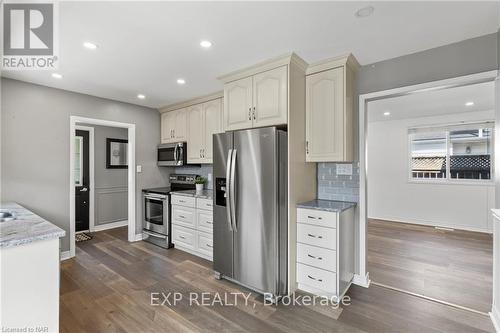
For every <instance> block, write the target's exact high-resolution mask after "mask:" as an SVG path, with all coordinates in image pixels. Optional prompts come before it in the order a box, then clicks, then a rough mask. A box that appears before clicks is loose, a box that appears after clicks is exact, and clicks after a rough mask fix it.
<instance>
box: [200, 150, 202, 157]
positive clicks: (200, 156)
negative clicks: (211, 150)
mask: <svg viewBox="0 0 500 333" xmlns="http://www.w3.org/2000/svg"><path fill="white" fill-rule="evenodd" d="M200 157H202V156H201V149H200Z"/></svg>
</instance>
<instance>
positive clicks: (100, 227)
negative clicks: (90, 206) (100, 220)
mask: <svg viewBox="0 0 500 333" xmlns="http://www.w3.org/2000/svg"><path fill="white" fill-rule="evenodd" d="M126 225H128V220H122V221H116V222H112V223H106V224H101V225H95V226H94V227H93V228H92V232H96V231H103V230H109V229H114V228H120V227H125V226H126Z"/></svg>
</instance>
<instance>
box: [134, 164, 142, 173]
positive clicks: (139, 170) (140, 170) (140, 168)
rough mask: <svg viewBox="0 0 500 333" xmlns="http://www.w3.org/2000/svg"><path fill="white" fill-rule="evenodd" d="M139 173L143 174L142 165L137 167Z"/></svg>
mask: <svg viewBox="0 0 500 333" xmlns="http://www.w3.org/2000/svg"><path fill="white" fill-rule="evenodd" d="M135 169H136V171H137V173H141V172H142V165H136V167H135Z"/></svg>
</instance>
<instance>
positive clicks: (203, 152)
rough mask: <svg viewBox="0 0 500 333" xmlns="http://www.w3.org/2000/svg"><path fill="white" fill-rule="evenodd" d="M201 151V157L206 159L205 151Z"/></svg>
mask: <svg viewBox="0 0 500 333" xmlns="http://www.w3.org/2000/svg"><path fill="white" fill-rule="evenodd" d="M201 151H202V154H203V155H202V156H201V157H203V158H205V149H202V150H201Z"/></svg>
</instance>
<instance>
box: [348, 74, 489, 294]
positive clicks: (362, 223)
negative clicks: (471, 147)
mask: <svg viewBox="0 0 500 333" xmlns="http://www.w3.org/2000/svg"><path fill="white" fill-rule="evenodd" d="M497 76H498V71H497V70H493V71H488V72H482V73H477V74H471V75H466V76H460V77H455V78H451V79H445V80H439V81H432V82H426V83H421V84H416V85H412V86H405V87H400V88H395V89H389V90H384V91H377V92H372V93H368V94H363V95H360V96H359V118H358V119H359V235H358V237H359V238H358V242H357V243H358V255H359V258H358V262H359V266H358V268H357V272H358V275H359V276H360V277H363V276H366V277H368V272H367V271H366V257H367V255H366V254H367V253H366V252H367V250H366V238H367V237H366V233H367V228H366V227H367V207H368V203H367V200H368V198H367V186H368V182H367V180H368V176H369V174H368V163H367V162H368V150H367V148H366V147H367V140H368V136H367V129H368V121H367V120H368V117H367V114H366V113H367V112H368V102H370V101H375V100H379V99H386V98H393V97H398V96H405V95H409V94H416V93H420V92H425V91H432V90H440V89H446V88H452V87H460V86H465V85H470V84H475V83H482V82H490V81H494V80H495V79H496V78H497ZM367 281H369V279H368V280H367V279H366V278H364V279H363V278H361V279H360V281H359V282H360V284H359V285H361V286H365V285H366V282H367ZM354 284H358V283H357V280H356V279H355V280H354ZM363 284H365V285H363Z"/></svg>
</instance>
